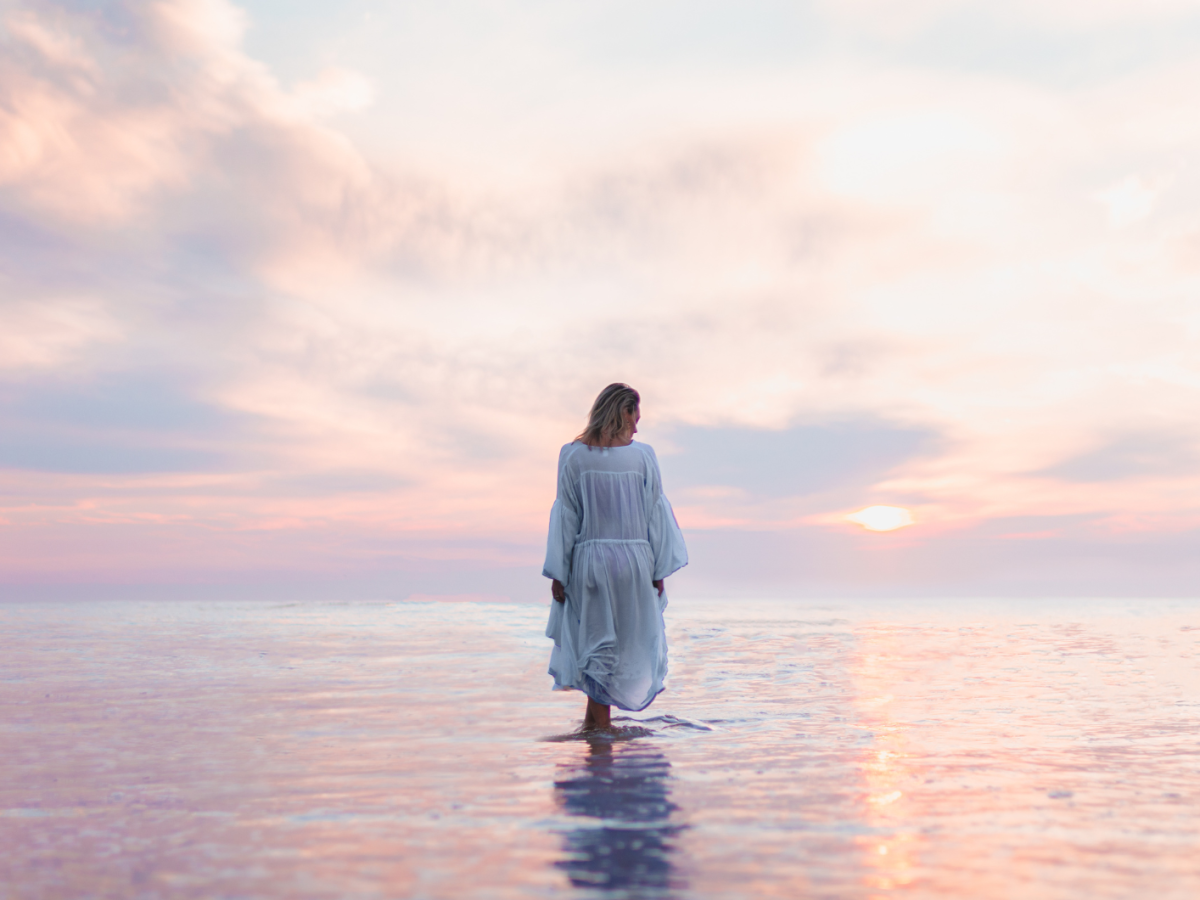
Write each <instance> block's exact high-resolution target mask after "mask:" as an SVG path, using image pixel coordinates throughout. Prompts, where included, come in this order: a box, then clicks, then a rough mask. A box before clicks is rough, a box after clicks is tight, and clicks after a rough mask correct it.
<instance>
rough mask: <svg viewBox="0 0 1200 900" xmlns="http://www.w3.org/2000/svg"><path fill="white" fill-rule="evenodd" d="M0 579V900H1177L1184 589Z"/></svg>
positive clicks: (1186, 664)
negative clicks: (308, 590)
mask: <svg viewBox="0 0 1200 900" xmlns="http://www.w3.org/2000/svg"><path fill="white" fill-rule="evenodd" d="M546 614H547V609H546V607H544V606H538V605H530V604H515V603H514V604H507V603H496V602H479V601H469V600H464V601H437V600H427V601H420V602H417V601H405V602H387V603H384V602H376V603H367V602H362V603H355V602H347V603H297V604H286V603H268V602H262V603H250V602H203V603H202V602H195V601H174V602H172V601H168V600H163V601H162V602H142V601H138V602H132V601H131V602H107V601H105V602H90V603H85V602H78V603H66V602H59V603H11V602H9V603H2V604H0V708H2V709H3V714H2V716H0V898H4V900H24V898H30V900H34V898H37V900H48V898H72V900H77V898H147V900H148V898H280V900H283V898H331V900H333V898H337V900H344V898H481V900H482V898H487V900H500V898H542V897H545V898H576V897H577V898H642V897H645V898H756V897H764V898H776V897H777V898H808V897H813V898H891V897H904V898H955V900H961V898H997V900H999V898H1014V900H1015V898H1019V900H1050V898H1087V900H1097V898H1153V900H1169V898H1180V900H1195V898H1196V897H1200V601H1195V600H1153V599H1144V600H1096V599H1092V600H1089V599H1072V600H1031V599H1022V600H946V599H939V600H936V601H935V600H929V601H921V600H912V599H906V600H889V601H883V600H876V601H872V600H836V601H835V600H830V601H818V600H810V599H809V600H802V599H795V600H787V599H772V600H753V599H739V600H727V601H717V600H707V601H696V600H688V599H687V598H685V597H677V598H674V599H672V601H671V604H670V606H669V608H668V609H667V614H666V615H667V622H668V635H669V641H670V655H671V656H670V659H671V662H670V666H671V670H670V676H669V679H668V682H667V689H666V690H665V691H664V693H662V694H661V695H660V696H659V697H658V699H657V700H656V701H655V703H654V704H653V705H652V706H651V707H650V708H649V709H647V710H645V711H643V712H640V713H635V714H624V715H620V716H619V717H618V718H616V720H615V725H616V726H617V727H616V729H615V730H614V731H613V732H612V733H609V734H601V735H586V734H580V733H579V725H580V722H581V718H582V713H583V706H584V697H583V696H582V695H581V694H578V693H575V692H552V691H551V690H550V686H551V680H550V678H549V677H548V676H547V674H546V665H547V660H548V655H549V642H548V641H547V640H546V638H545V637H544V636H543V630H544V627H545V620H546Z"/></svg>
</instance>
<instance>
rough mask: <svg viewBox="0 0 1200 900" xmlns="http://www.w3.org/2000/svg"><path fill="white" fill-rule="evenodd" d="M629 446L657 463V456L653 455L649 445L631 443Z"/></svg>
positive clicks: (636, 442)
mask: <svg viewBox="0 0 1200 900" xmlns="http://www.w3.org/2000/svg"><path fill="white" fill-rule="evenodd" d="M630 446H631V447H637V448H638V449H639V450H641V451H642V453H644V454H645V455H646V456H648V457H650V458H651V459H653V460H655V461H657V460H658V456H657V455H656V454H655V452H654V448H653V447H651V446H650V445H649V444H643V443H642V442H641V441H633V442H632V443H631V444H630Z"/></svg>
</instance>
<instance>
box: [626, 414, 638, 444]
mask: <svg viewBox="0 0 1200 900" xmlns="http://www.w3.org/2000/svg"><path fill="white" fill-rule="evenodd" d="M624 415H625V428H626V429H628V431H629V439H630V440H633V436H634V435H635V434H637V423H638V422H639V421H641V418H642V411H641V410H640V409H635V410H634V411H633V412H631V413H628V412H627V413H625V414H624Z"/></svg>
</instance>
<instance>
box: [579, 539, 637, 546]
mask: <svg viewBox="0 0 1200 900" xmlns="http://www.w3.org/2000/svg"><path fill="white" fill-rule="evenodd" d="M584 544H645V545H646V546H647V547H649V546H650V542H649V541H648V540H646V539H645V538H588V539H587V540H585V541H576V542H575V546H576V547H582V546H583V545H584Z"/></svg>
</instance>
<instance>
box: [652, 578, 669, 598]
mask: <svg viewBox="0 0 1200 900" xmlns="http://www.w3.org/2000/svg"><path fill="white" fill-rule="evenodd" d="M650 583H651V584H652V585H654V586H655V587H656V588H658V596H660V597H661V596H662V594H663V591H665V590H666V589H667V579H665V578H660V579H658V581H652V582H650Z"/></svg>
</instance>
